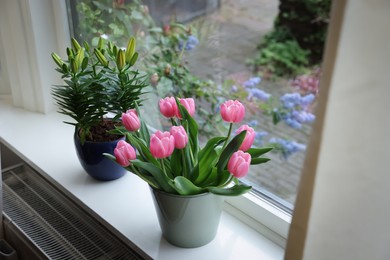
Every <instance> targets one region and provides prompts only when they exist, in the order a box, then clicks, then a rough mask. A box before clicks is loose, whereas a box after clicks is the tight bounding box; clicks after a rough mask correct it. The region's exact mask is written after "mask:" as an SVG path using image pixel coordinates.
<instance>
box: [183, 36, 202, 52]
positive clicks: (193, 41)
mask: <svg viewBox="0 0 390 260" xmlns="http://www.w3.org/2000/svg"><path fill="white" fill-rule="evenodd" d="M198 44H199V40H198V38H196V37H195V36H194V35H190V36H188V39H187V42H186V43H185V47H184V49H185V50H186V51H190V50H192V49H194V48H195V47H196V45H198ZM183 45H184V43H183V42H182V41H180V43H179V49H180V50H182V49H183Z"/></svg>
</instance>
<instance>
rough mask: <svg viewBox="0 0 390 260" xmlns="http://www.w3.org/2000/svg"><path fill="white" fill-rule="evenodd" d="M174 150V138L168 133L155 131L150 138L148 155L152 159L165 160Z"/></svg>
mask: <svg viewBox="0 0 390 260" xmlns="http://www.w3.org/2000/svg"><path fill="white" fill-rule="evenodd" d="M174 149H175V138H174V137H173V136H172V135H171V134H170V133H169V132H161V131H159V130H157V131H156V133H155V134H153V135H152V136H151V137H150V153H151V154H152V156H153V157H154V158H159V159H162V158H166V157H168V156H170V155H171V154H172V153H173V150H174Z"/></svg>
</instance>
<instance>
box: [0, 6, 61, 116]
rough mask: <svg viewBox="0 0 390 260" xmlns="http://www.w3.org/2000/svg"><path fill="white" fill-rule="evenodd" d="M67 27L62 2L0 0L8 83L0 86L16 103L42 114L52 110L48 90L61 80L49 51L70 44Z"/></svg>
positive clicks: (0, 34) (1, 46)
mask: <svg viewBox="0 0 390 260" xmlns="http://www.w3.org/2000/svg"><path fill="white" fill-rule="evenodd" d="M66 26H67V20H66V8H65V1H51V0H3V1H0V49H2V50H3V51H4V57H0V58H1V59H2V60H1V65H2V68H4V69H5V68H6V71H7V78H8V82H9V87H8V88H6V87H5V86H4V87H2V88H1V89H3V88H4V93H8V94H11V95H12V100H13V104H14V105H15V106H18V107H22V108H24V109H27V110H31V111H37V112H43V113H46V112H49V111H51V110H53V109H54V105H53V100H52V97H51V93H50V92H51V88H52V85H53V84H58V83H60V81H59V79H58V78H59V77H58V75H57V73H56V72H55V70H54V68H55V65H54V62H53V61H52V59H51V57H50V53H51V52H53V51H54V52H59V51H61V50H62V49H61V48H63V47H64V46H67V44H68V43H69V32H68V29H67V27H66ZM64 50H65V49H64Z"/></svg>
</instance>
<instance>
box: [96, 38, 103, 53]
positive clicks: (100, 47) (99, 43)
mask: <svg viewBox="0 0 390 260" xmlns="http://www.w3.org/2000/svg"><path fill="white" fill-rule="evenodd" d="M103 45H104V38H103V37H100V38H99V42H98V45H97V48H98V49H99V50H101V49H103Z"/></svg>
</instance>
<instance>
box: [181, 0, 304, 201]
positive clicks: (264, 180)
mask: <svg viewBox="0 0 390 260" xmlns="http://www.w3.org/2000/svg"><path fill="white" fill-rule="evenodd" d="M278 4H279V1H276V0H221V6H220V9H219V10H217V11H214V12H213V13H211V14H209V15H208V16H207V17H206V18H205V20H204V19H200V20H197V21H194V22H193V23H194V24H195V25H196V26H197V27H198V30H199V35H200V40H201V44H200V46H198V47H197V48H196V49H195V50H193V51H192V52H191V53H189V56H188V61H189V62H190V67H191V69H192V72H193V73H194V74H196V75H198V76H201V77H203V78H212V79H213V80H214V81H215V82H222V81H223V80H225V79H227V78H234V79H235V80H238V81H241V82H242V81H245V80H247V79H248V78H249V77H251V76H252V73H251V71H250V68H248V67H247V66H246V65H245V60H246V59H247V58H250V57H253V55H254V54H255V53H256V45H257V44H258V43H259V40H260V39H261V37H262V36H263V35H264V34H265V33H267V32H268V31H269V30H270V29H271V28H272V25H273V21H274V18H275V16H276V15H277V12H278ZM280 83H282V84H280ZM260 87H261V88H263V89H264V90H266V91H267V92H270V93H273V94H277V93H286V92H287V91H289V92H290V91H292V88H291V87H289V86H288V84H287V81H285V82H278V83H275V82H266V81H263V82H262V83H261V84H260ZM258 119H259V120H260V122H261V124H260V126H259V127H260V128H261V129H262V130H264V131H267V132H270V133H273V135H274V136H279V137H291V138H293V139H294V140H296V141H298V142H301V143H304V144H307V142H308V138H309V134H310V130H311V129H310V127H306V128H305V129H304V131H297V130H294V129H291V128H289V127H288V126H285V125H283V123H281V124H279V125H277V126H275V125H273V123H272V121H271V120H270V119H269V118H267V117H264V116H261V118H258ZM268 157H269V158H271V161H270V162H268V163H266V164H263V165H260V166H254V167H252V173H251V174H250V176H248V177H247V180H249V181H250V182H253V183H256V184H258V185H259V186H260V187H262V188H264V189H266V190H268V191H270V192H272V193H275V194H277V195H278V196H279V197H280V198H282V199H284V200H286V201H287V202H289V203H291V204H293V203H294V201H295V194H296V191H297V186H298V183H299V178H300V175H301V170H302V165H303V161H304V157H305V153H304V152H300V153H296V154H294V155H293V156H291V157H290V158H289V159H288V160H287V161H286V160H284V159H281V158H280V156H279V155H276V154H270V155H269V156H268Z"/></svg>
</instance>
